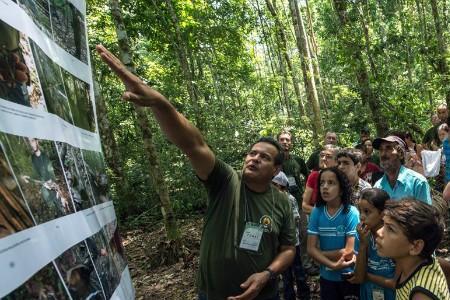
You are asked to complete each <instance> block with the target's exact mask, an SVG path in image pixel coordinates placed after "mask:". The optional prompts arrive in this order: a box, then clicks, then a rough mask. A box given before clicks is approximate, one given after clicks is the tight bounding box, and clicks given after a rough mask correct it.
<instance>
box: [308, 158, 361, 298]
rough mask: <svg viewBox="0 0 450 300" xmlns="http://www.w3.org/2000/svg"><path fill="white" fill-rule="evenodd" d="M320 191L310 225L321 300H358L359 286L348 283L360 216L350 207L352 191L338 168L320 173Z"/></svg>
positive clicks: (309, 238) (311, 251)
mask: <svg viewBox="0 0 450 300" xmlns="http://www.w3.org/2000/svg"><path fill="white" fill-rule="evenodd" d="M319 191H320V193H319V194H318V197H317V202H316V206H315V207H314V208H313V210H312V212H311V216H310V220H309V226H308V242H307V244H308V246H307V250H308V254H309V255H310V256H311V257H312V258H313V259H315V260H316V261H317V262H318V263H319V264H320V298H321V299H326V300H335V299H336V300H341V299H344V298H345V299H359V285H357V284H352V283H350V282H348V281H346V280H345V276H346V275H347V274H348V273H349V272H351V270H352V268H351V267H352V265H353V264H354V263H355V260H356V257H355V255H354V252H353V249H354V244H355V236H356V226H357V224H358V222H359V213H358V210H357V209H356V207H354V206H352V205H350V195H351V188H350V184H349V182H348V179H347V177H346V175H345V174H344V173H343V172H342V171H340V170H338V169H337V168H336V167H332V168H326V169H323V170H321V171H320V174H319Z"/></svg>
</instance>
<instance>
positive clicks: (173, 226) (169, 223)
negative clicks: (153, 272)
mask: <svg viewBox="0 0 450 300" xmlns="http://www.w3.org/2000/svg"><path fill="white" fill-rule="evenodd" d="M110 8H111V13H112V17H113V21H114V24H115V29H116V33H117V39H118V42H119V51H120V60H121V61H122V62H123V63H124V64H125V66H126V67H127V68H128V69H129V70H130V71H131V72H133V73H134V74H136V69H135V66H134V63H133V61H132V58H133V53H132V50H131V47H130V42H129V39H128V35H127V32H126V29H125V24H124V22H123V18H122V11H121V9H120V7H119V1H118V0H110ZM134 108H135V111H136V118H137V121H138V124H139V126H140V130H141V132H142V139H143V144H144V149H145V154H146V156H147V158H148V164H149V166H150V169H149V173H150V180H151V182H152V185H153V187H154V188H155V190H156V192H157V193H158V196H159V200H160V203H161V212H162V215H163V218H164V225H165V229H166V233H167V238H168V240H172V241H178V240H179V237H180V235H179V231H178V227H177V222H176V218H175V214H174V212H173V208H172V204H171V202H170V198H169V191H168V188H167V183H166V182H165V179H164V174H163V172H162V170H161V167H160V163H159V158H158V154H157V152H156V149H155V146H154V145H153V140H152V139H153V134H152V132H151V128H150V123H149V120H148V118H147V114H146V111H145V109H144V108H142V107H140V106H137V105H134Z"/></svg>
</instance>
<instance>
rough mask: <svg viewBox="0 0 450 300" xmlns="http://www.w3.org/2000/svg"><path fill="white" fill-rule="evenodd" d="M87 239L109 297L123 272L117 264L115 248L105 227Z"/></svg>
mask: <svg viewBox="0 0 450 300" xmlns="http://www.w3.org/2000/svg"><path fill="white" fill-rule="evenodd" d="M86 241H87V242H88V246H89V249H90V251H91V255H92V259H93V261H94V265H95V268H96V269H97V273H98V276H99V277H100V281H101V283H102V286H103V290H104V291H105V295H106V298H107V299H109V298H111V296H112V294H113V293H114V291H115V290H116V288H117V286H118V285H119V282H120V274H121V272H120V271H119V270H118V268H117V266H116V263H115V260H114V253H113V250H112V249H111V247H110V245H109V240H108V238H107V236H106V234H105V232H104V230H103V229H102V230H100V231H99V232H97V233H96V234H94V235H93V236H91V237H90V238H89V239H87V240H86Z"/></svg>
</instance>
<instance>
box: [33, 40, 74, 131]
mask: <svg viewBox="0 0 450 300" xmlns="http://www.w3.org/2000/svg"><path fill="white" fill-rule="evenodd" d="M31 50H32V51H33V56H34V61H35V62H36V67H37V71H38V74H39V78H40V80H41V86H42V91H43V93H44V98H45V103H46V106H47V110H48V112H49V113H52V114H55V115H57V116H58V117H60V118H62V119H63V120H65V121H67V122H68V123H70V124H73V119H72V113H71V111H70V105H69V99H68V97H67V95H66V90H65V87H64V82H63V79H62V75H61V68H60V67H59V66H58V65H57V64H56V63H55V62H53V61H52V60H51V59H50V58H49V57H48V56H47V55H46V54H45V53H44V52H43V51H42V50H41V48H39V46H38V45H36V43H34V42H33V41H31Z"/></svg>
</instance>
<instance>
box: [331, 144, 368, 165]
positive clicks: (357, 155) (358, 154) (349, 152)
mask: <svg viewBox="0 0 450 300" xmlns="http://www.w3.org/2000/svg"><path fill="white" fill-rule="evenodd" d="M340 157H348V158H350V159H351V160H352V161H353V164H355V165H357V164H358V163H360V162H361V161H362V151H361V150H359V149H354V148H344V149H342V150H339V152H338V153H337V155H336V159H339V158H340Z"/></svg>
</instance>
